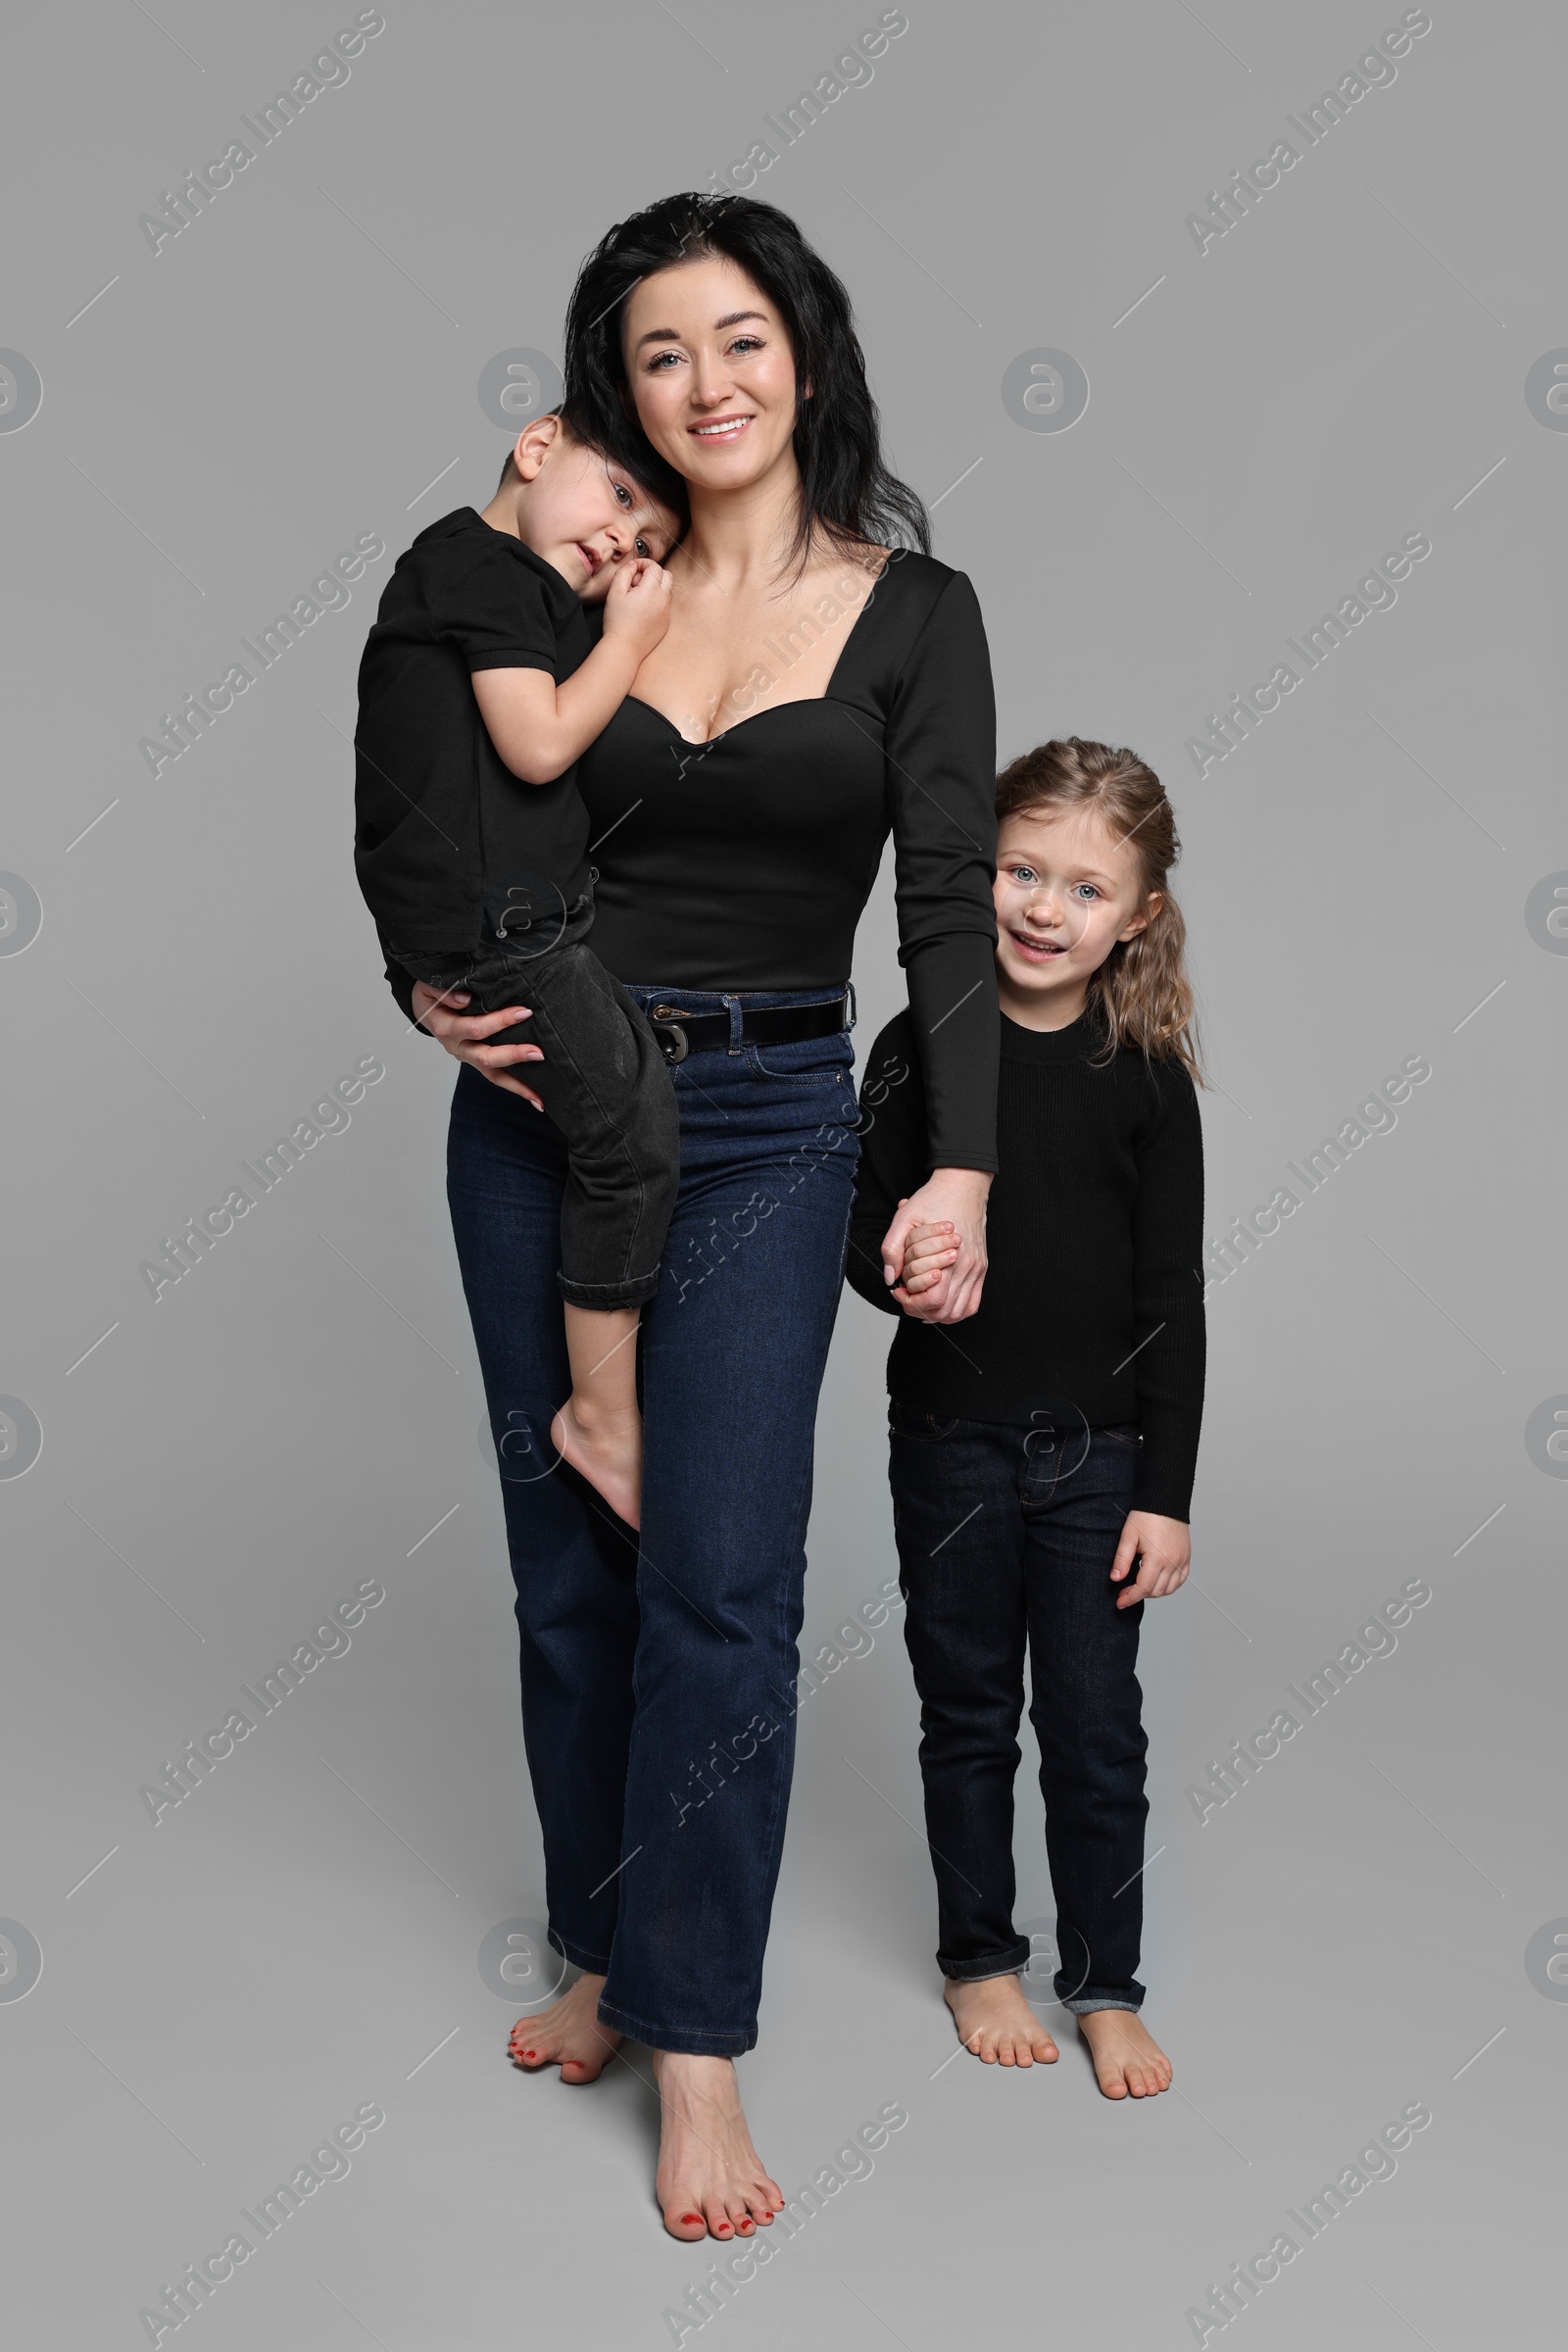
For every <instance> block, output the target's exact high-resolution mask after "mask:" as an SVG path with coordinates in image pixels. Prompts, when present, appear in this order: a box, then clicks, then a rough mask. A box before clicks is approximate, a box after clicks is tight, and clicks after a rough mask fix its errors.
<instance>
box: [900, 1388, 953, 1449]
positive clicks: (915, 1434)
mask: <svg viewBox="0 0 1568 2352" xmlns="http://www.w3.org/2000/svg"><path fill="white" fill-rule="evenodd" d="M961 1426H962V1424H961V1423H960V1422H959V1420H958V1418H957V1416H956V1414H953V1413H931V1412H927V1411H926V1410H925V1409H924V1407H923V1406H920V1405H914V1404H901V1403H900V1402H899V1400H898V1398H897V1397H890V1398H889V1399H888V1429H889V1431H890V1432H891V1434H892V1435H893V1436H894V1437H896V1438H908V1439H911V1440H912V1441H913V1443H914V1444H915V1445H917V1446H940V1445H941V1444H942V1443H943V1441H944V1440H945V1439H947V1438H951V1437H952V1436H953V1434H954V1432H955V1430H956V1429H958V1428H960V1427H961Z"/></svg>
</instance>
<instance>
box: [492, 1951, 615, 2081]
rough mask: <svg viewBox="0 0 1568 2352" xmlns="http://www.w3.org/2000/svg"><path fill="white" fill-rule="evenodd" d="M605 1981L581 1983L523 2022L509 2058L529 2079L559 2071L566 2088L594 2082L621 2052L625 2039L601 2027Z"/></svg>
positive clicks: (510, 2045) (516, 2030) (509, 2049)
mask: <svg viewBox="0 0 1568 2352" xmlns="http://www.w3.org/2000/svg"><path fill="white" fill-rule="evenodd" d="M604 1988H605V1980H604V1978H603V1977H579V1978H578V1979H577V1982H576V1984H575V1985H572V1986H571V1987H570V1989H569V1990H568V1991H566V1992H564V1993H563V1994H562V1996H561V1998H560V2000H559V2001H552V2002H551V2004H550V2007H549V2008H548V2009H541V2010H539V2011H538V2012H537V2013H536V2014H535V2015H534V2016H533V2017H519V2018H518V2020H517V2022H516V2024H515V2026H514V2027H513V2029H512V2039H511V2041H510V2042H509V2043H508V2045H507V2052H508V2055H509V2057H510V2058H511V2059H512V2060H513V2062H514V2064H515V2065H516V2066H520V2067H521V2068H522V2070H523V2072H524V2073H525V2074H530V2075H536V2074H538V2072H539V2071H540V2069H541V2068H542V2067H546V2066H559V2067H560V2068H561V2080H562V2081H563V2082H595V2081H597V2079H598V2077H599V2076H600V2075H602V2074H603V2073H604V2070H605V2066H606V2063H607V2061H608V2060H610V2059H611V2058H613V2056H614V2053H615V2051H616V2050H617V2049H618V2048H619V2046H620V2038H621V2037H620V2035H619V2034H617V2033H616V2032H615V2031H614V2029H613V2027H611V2026H602V2025H601V2024H600V2023H599V1995H600V1994H601V1992H603V1990H604Z"/></svg>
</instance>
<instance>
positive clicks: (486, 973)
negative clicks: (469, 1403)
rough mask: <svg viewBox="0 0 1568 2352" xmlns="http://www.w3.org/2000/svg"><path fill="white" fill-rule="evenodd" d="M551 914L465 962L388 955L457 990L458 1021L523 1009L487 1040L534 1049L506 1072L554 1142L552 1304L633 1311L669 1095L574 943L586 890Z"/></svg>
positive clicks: (664, 1207) (671, 1113) (660, 1177)
mask: <svg viewBox="0 0 1568 2352" xmlns="http://www.w3.org/2000/svg"><path fill="white" fill-rule="evenodd" d="M559 905H560V902H559V894H558V911H557V912H556V913H555V914H554V915H553V916H549V917H547V918H545V919H543V920H535V921H534V922H532V923H522V924H520V925H514V926H513V927H511V928H510V929H509V932H508V935H507V936H506V937H505V938H503V939H501V940H499V941H497V942H496V944H494V945H489V944H487V945H486V946H485V947H483V948H481V949H479V950H478V951H476V952H475V953H472V954H466V953H462V952H459V953H456V954H453V955H443V954H441V953H439V952H431V951H429V950H423V951H418V950H410V951H407V952H405V951H404V950H402V949H400V948H398V947H396V946H393V947H392V948H391V951H390V952H391V955H392V958H393V960H394V961H395V962H397V963H400V964H401V965H402V966H403V968H404V970H405V971H407V972H410V973H412V974H413V976H414V978H415V979H416V980H423V981H424V982H425V983H426V984H427V986H429V987H431V988H436V989H442V990H445V989H451V988H461V989H466V991H467V993H468V997H469V999H470V1002H469V1003H468V1004H467V1005H466V1006H465V1007H464V1010H465V1011H466V1012H467V1013H478V1012H499V1011H500V1010H501V1008H502V1007H503V1005H527V1007H528V1011H529V1016H530V1017H529V1018H528V1019H527V1020H526V1021H521V1022H516V1023H515V1024H514V1025H513V1026H512V1027H511V1028H510V1029H505V1030H502V1031H499V1032H498V1033H497V1035H496V1036H495V1037H493V1038H490V1039H488V1040H487V1041H486V1042H487V1043H488V1044H490V1045H509V1046H513V1045H537V1046H539V1047H541V1048H542V1049H543V1051H544V1056H545V1057H544V1059H543V1061H529V1062H518V1063H515V1065H514V1066H513V1072H512V1074H513V1075H514V1076H515V1077H517V1078H520V1079H521V1080H522V1082H523V1084H524V1085H525V1086H531V1087H532V1088H533V1089H534V1091H535V1092H536V1093H537V1094H538V1096H539V1098H540V1100H541V1101H542V1103H544V1106H545V1110H546V1112H547V1113H548V1115H549V1117H550V1118H551V1120H552V1121H553V1122H554V1124H555V1125H556V1126H557V1127H558V1128H559V1129H560V1130H561V1133H562V1135H563V1136H564V1139H565V1145H566V1160H567V1166H566V1191H565V1198H564V1201H563V1203H562V1210H561V1269H560V1272H559V1273H558V1275H557V1277H556V1279H557V1281H558V1282H559V1284H560V1286H561V1295H562V1297H563V1299H565V1300H566V1302H567V1304H568V1305H571V1306H589V1307H622V1306H646V1305H647V1304H648V1302H649V1300H650V1299H652V1298H653V1296H654V1294H655V1292H656V1291H657V1290H658V1288H659V1260H660V1253H661V1252H662V1250H663V1247H664V1236H665V1234H666V1233H667V1231H668V1229H669V1220H670V1215H671V1213H672V1211H673V1209H674V1205H675V1192H676V1187H677V1185H678V1183H679V1180H680V1119H679V1113H678V1112H677V1110H676V1107H675V1094H674V1089H673V1087H672V1086H671V1084H670V1079H669V1071H668V1068H667V1066H666V1064H665V1061H664V1057H663V1055H662V1053H661V1052H660V1050H659V1046H658V1043H657V1041H656V1040H655V1037H654V1033H653V1031H652V1029H651V1028H650V1027H649V1025H648V1023H647V1021H646V1020H645V1019H644V1017H643V1015H642V1013H641V1012H640V1011H639V1010H638V1008H637V1006H636V1005H634V1004H633V1002H632V1000H631V998H630V997H628V996H627V994H626V992H625V990H624V989H623V988H622V987H621V986H620V984H619V982H618V981H616V980H613V979H612V978H611V976H610V974H609V972H607V971H606V969H605V967H604V965H603V964H602V963H601V962H600V960H599V958H598V956H595V955H594V954H593V952H592V950H591V949H590V948H589V947H588V945H587V940H588V935H589V933H590V931H591V930H592V928H593V919H594V907H593V897H592V894H591V892H590V893H585V894H584V896H583V897H582V898H581V899H579V900H578V902H577V904H576V905H575V906H574V907H569V908H567V909H565V910H564V912H562V911H560V910H559Z"/></svg>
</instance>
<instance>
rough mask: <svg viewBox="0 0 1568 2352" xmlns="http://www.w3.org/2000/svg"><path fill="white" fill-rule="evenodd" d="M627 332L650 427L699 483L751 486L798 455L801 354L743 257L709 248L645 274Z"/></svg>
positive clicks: (640, 409) (630, 365) (637, 391)
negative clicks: (738, 261) (798, 362)
mask: <svg viewBox="0 0 1568 2352" xmlns="http://www.w3.org/2000/svg"><path fill="white" fill-rule="evenodd" d="M621 331H622V334H623V336H624V348H625V355H626V374H627V378H628V380H629V382H630V385H631V393H632V399H633V401H634V402H635V404H636V409H637V417H638V420H639V422H640V423H641V425H642V428H643V431H644V432H645V433H646V434H647V435H648V438H649V440H650V441H651V442H652V443H653V445H654V447H655V449H657V450H658V452H659V454H660V456H661V457H662V458H666V459H667V460H668V462H669V464H670V465H671V466H674V468H675V470H676V472H677V473H681V474H684V475H685V477H686V479H687V480H688V481H689V482H690V483H691V484H692V486H693V488H694V489H698V488H700V489H704V490H714V491H718V490H742V489H749V488H750V487H751V486H752V485H753V484H754V483H756V482H759V481H760V480H761V479H762V477H763V476H764V474H766V473H767V472H768V471H769V470H770V468H772V467H774V466H779V465H780V464H784V463H790V464H793V456H792V440H793V436H794V432H795V354H794V351H793V350H792V348H791V345H790V339H789V335H788V333H787V332H786V330H785V326H784V321H783V319H781V318H780V316H779V313H778V311H777V310H776V309H775V308H774V306H773V304H772V303H771V302H769V300H768V298H767V296H766V295H765V294H764V293H763V292H762V290H761V288H760V286H758V285H756V284H754V282H753V281H752V279H751V278H750V277H748V276H747V274H746V271H745V270H742V269H741V268H740V267H739V266H738V265H737V264H736V263H734V262H730V261H725V260H723V259H722V258H716V257H712V256H707V255H705V256H704V257H703V258H702V259H701V260H700V261H693V262H683V263H681V264H680V265H679V266H678V267H677V268H675V269H673V270H659V271H657V272H656V273H655V274H654V275H653V276H652V277H645V278H644V279H643V280H642V282H641V283H640V284H639V285H638V286H637V287H636V288H635V289H634V290H633V292H632V294H631V296H630V298H629V300H628V301H627V304H626V314H625V318H624V320H623V321H622V329H621Z"/></svg>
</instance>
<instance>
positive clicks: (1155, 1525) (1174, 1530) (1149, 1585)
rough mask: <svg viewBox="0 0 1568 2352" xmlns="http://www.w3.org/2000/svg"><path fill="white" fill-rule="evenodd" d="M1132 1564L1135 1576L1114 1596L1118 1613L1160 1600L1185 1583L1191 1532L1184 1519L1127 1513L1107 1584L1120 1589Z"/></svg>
mask: <svg viewBox="0 0 1568 2352" xmlns="http://www.w3.org/2000/svg"><path fill="white" fill-rule="evenodd" d="M1134 1560H1136V1561H1137V1562H1138V1574H1137V1575H1136V1577H1134V1579H1133V1581H1132V1583H1131V1584H1130V1585H1129V1586H1128V1587H1127V1589H1126V1591H1125V1592H1123V1593H1117V1595H1116V1606H1117V1608H1118V1609H1130V1608H1132V1607H1134V1606H1135V1605H1136V1603H1137V1602H1139V1601H1141V1600H1163V1598H1164V1596H1165V1594H1166V1593H1174V1592H1175V1591H1176V1590H1177V1588H1178V1587H1179V1586H1181V1585H1185V1584H1186V1582H1187V1571H1188V1569H1189V1568H1191V1566H1192V1564H1193V1537H1192V1530H1191V1528H1190V1527H1189V1526H1188V1524H1187V1522H1186V1520H1185V1519H1162V1518H1161V1517H1160V1515H1159V1513H1158V1512H1157V1511H1129V1512H1128V1514H1127V1521H1126V1525H1125V1526H1124V1527H1123V1529H1122V1531H1121V1542H1120V1543H1119V1544H1117V1546H1116V1557H1115V1560H1114V1561H1113V1563H1112V1565H1111V1571H1110V1581H1111V1583H1112V1584H1113V1585H1119V1584H1120V1583H1121V1581H1122V1579H1123V1577H1124V1576H1125V1575H1126V1574H1127V1571H1128V1570H1129V1569H1130V1568H1131V1566H1132V1564H1133V1562H1134Z"/></svg>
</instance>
